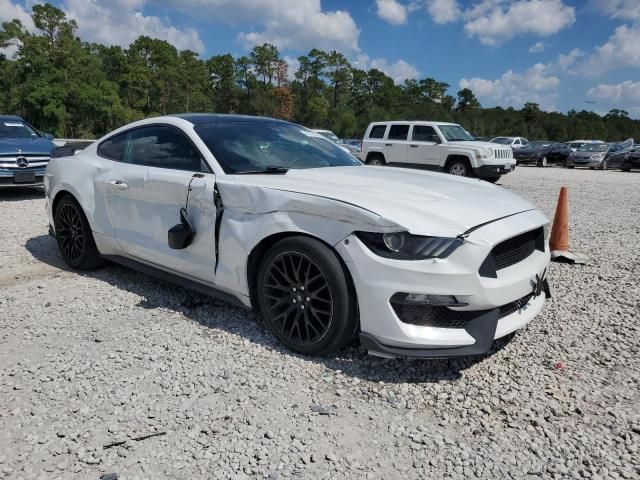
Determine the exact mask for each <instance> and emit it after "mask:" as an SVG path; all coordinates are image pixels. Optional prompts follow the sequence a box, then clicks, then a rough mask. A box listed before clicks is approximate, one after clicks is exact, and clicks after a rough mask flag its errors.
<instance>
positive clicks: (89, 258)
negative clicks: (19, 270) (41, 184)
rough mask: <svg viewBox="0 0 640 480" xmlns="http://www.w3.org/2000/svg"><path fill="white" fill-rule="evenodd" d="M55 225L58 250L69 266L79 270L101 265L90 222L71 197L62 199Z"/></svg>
mask: <svg viewBox="0 0 640 480" xmlns="http://www.w3.org/2000/svg"><path fill="white" fill-rule="evenodd" d="M54 223H55V231H56V241H57V243H58V249H59V250H60V253H61V254H62V257H63V258H64V260H65V262H66V263H67V265H69V266H70V267H72V268H76V269H78V270H90V269H93V268H96V267H98V266H100V265H101V263H102V259H101V258H100V254H99V253H98V249H97V248H96V244H95V242H94V240H93V235H92V233H91V228H90V226H89V222H88V221H87V218H86V217H85V215H84V212H83V211H82V208H80V205H78V203H77V202H76V201H75V200H74V199H73V198H72V197H71V196H66V197H64V198H62V199H61V200H60V202H59V203H58V205H57V206H56V211H55V216H54Z"/></svg>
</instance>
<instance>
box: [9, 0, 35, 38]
mask: <svg viewBox="0 0 640 480" xmlns="http://www.w3.org/2000/svg"><path fill="white" fill-rule="evenodd" d="M13 19H18V20H20V22H22V25H23V26H24V27H25V28H26V29H27V30H29V31H30V32H33V31H34V30H35V29H36V27H35V25H34V24H33V20H32V19H31V14H30V13H29V12H27V11H26V10H25V9H24V7H23V6H22V5H19V4H14V3H13V2H12V1H11V0H0V24H2V23H4V22H9V21H11V20H13Z"/></svg>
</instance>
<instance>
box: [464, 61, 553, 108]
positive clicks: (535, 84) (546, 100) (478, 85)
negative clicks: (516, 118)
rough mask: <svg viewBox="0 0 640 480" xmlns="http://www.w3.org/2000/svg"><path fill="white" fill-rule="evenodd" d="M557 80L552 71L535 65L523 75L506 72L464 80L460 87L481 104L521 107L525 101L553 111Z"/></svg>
mask: <svg viewBox="0 0 640 480" xmlns="http://www.w3.org/2000/svg"><path fill="white" fill-rule="evenodd" d="M559 86H560V79H559V78H558V77H556V76H554V75H553V74H552V69H551V68H550V67H549V66H548V65H545V64H542V63H537V64H536V65H534V66H532V67H531V68H529V69H528V70H526V71H524V72H514V71H513V70H508V71H507V72H505V73H504V74H503V75H502V76H501V77H500V78H497V79H495V80H489V79H485V78H480V77H474V78H469V79H467V78H463V79H462V80H460V88H470V89H471V90H473V92H474V93H475V94H476V96H477V97H478V98H479V99H480V101H481V103H489V104H499V105H507V106H512V107H520V106H522V105H523V104H524V103H526V102H536V103H539V104H540V106H541V108H543V109H546V110H552V109H554V108H555V107H554V105H555V101H556V99H557V90H558V87H559Z"/></svg>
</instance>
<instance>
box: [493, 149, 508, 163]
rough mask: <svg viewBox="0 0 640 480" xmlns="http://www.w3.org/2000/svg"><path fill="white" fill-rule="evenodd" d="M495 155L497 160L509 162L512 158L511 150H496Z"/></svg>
mask: <svg viewBox="0 0 640 480" xmlns="http://www.w3.org/2000/svg"><path fill="white" fill-rule="evenodd" d="M494 155H495V157H496V159H497V160H507V159H509V158H511V150H507V149H505V148H499V149H496V150H494Z"/></svg>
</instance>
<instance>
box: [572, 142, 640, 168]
mask: <svg viewBox="0 0 640 480" xmlns="http://www.w3.org/2000/svg"><path fill="white" fill-rule="evenodd" d="M632 146H633V139H631V138H630V139H628V140H625V141H624V142H621V143H590V144H585V145H583V146H582V147H580V148H578V150H576V151H575V152H573V153H572V154H571V155H569V158H567V167H568V168H575V167H589V168H591V169H594V168H599V169H601V170H606V169H607V168H609V167H614V166H615V167H620V166H621V165H622V158H621V157H615V155H616V154H617V153H626V152H628V151H629V150H631V147H632ZM612 155H614V160H613V161H614V163H613V164H610V161H611V160H610V159H611V156H612Z"/></svg>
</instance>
